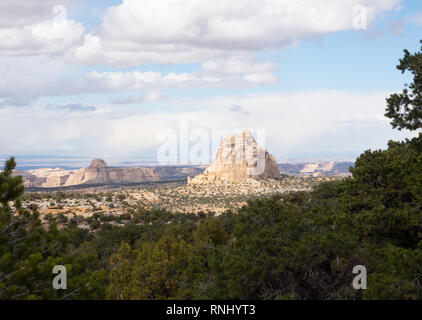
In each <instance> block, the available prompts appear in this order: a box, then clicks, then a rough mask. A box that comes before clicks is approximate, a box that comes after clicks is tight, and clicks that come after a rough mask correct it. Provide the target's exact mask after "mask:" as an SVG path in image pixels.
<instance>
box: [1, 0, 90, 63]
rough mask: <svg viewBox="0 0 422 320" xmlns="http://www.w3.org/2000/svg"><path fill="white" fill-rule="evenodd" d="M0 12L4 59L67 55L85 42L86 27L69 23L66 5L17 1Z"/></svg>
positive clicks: (8, 2)
mask: <svg viewBox="0 0 422 320" xmlns="http://www.w3.org/2000/svg"><path fill="white" fill-rule="evenodd" d="M71 2H75V1H67V3H71ZM64 3H66V2H64ZM0 9H3V10H0V12H2V13H0V21H1V22H0V55H3V56H28V55H41V54H42V55H51V54H64V53H65V51H66V50H68V49H70V48H71V47H74V46H76V45H79V44H81V41H82V40H83V35H84V33H85V29H84V27H83V25H82V24H81V23H80V22H76V21H73V20H69V19H67V8H66V7H65V6H64V5H63V4H62V5H57V3H53V2H52V1H48V0H47V1H45V3H44V2H43V1H31V0H30V1H25V2H23V1H21V0H17V1H14V2H11V1H5V2H1V3H0ZM5 13H6V15H7V17H3V15H4V14H5Z"/></svg>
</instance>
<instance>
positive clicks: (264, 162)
mask: <svg viewBox="0 0 422 320" xmlns="http://www.w3.org/2000/svg"><path fill="white" fill-rule="evenodd" d="M278 178H280V170H279V168H278V164H277V162H276V160H275V158H274V157H273V156H272V155H271V154H270V153H269V152H268V151H266V150H265V149H263V148H262V147H260V146H258V144H257V143H256V141H255V139H254V137H253V135H252V133H251V132H250V131H248V130H246V129H244V130H243V131H242V132H240V133H236V134H231V135H228V136H226V137H225V138H224V139H223V140H222V141H221V144H220V147H219V149H218V150H217V154H216V156H215V160H214V162H213V163H211V165H210V166H209V167H208V168H206V169H205V171H204V173H203V174H199V175H197V176H195V177H194V178H188V183H189V184H203V183H212V182H214V181H238V180H245V179H255V180H261V179H278Z"/></svg>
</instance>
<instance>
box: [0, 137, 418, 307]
mask: <svg viewBox="0 0 422 320" xmlns="http://www.w3.org/2000/svg"><path fill="white" fill-rule="evenodd" d="M10 165H12V164H11V163H10V162H9V163H8V166H9V168H8V169H7V170H6V171H5V172H4V173H2V174H1V175H0V182H1V184H0V190H1V193H0V197H1V199H2V202H1V203H2V207H1V209H0V210H1V211H0V212H1V220H0V232H1V234H0V235H1V238H0V256H1V259H0V298H2V299H58V298H71V299H174V298H178V299H421V298H422V241H421V240H422V207H421V206H422V136H419V137H418V138H415V139H413V140H411V141H406V142H402V143H396V142H391V143H390V144H389V148H388V150H386V151H374V152H370V151H367V152H365V153H364V154H362V155H361V156H360V158H359V159H358V160H357V162H356V165H355V167H354V168H353V169H352V173H353V177H351V178H347V179H345V180H343V181H340V182H331V183H326V184H322V185H320V186H319V187H318V188H317V189H316V190H315V191H314V192H312V193H305V192H301V193H292V194H291V195H289V196H284V197H282V196H275V197H273V198H271V199H258V200H253V201H251V202H250V203H249V204H248V205H247V206H245V207H244V208H242V209H241V211H240V212H239V213H237V214H234V213H230V212H227V213H226V214H223V215H221V216H218V217H213V216H205V215H202V216H195V215H190V214H186V215H172V214H170V213H167V212H162V211H156V210H155V211H145V210H143V209H139V210H138V211H137V212H136V213H135V214H134V215H133V217H132V218H131V220H130V222H129V223H128V224H127V225H125V226H123V227H117V226H112V225H110V224H108V223H103V224H102V225H100V226H99V227H98V229H97V230H96V231H95V232H89V231H86V230H82V229H78V228H77V227H76V226H75V224H72V223H69V224H68V225H67V227H65V228H63V229H61V230H58V229H57V227H56V224H55V222H52V223H51V225H50V228H49V229H48V230H44V229H42V228H41V226H40V221H39V219H38V217H37V214H36V213H35V214H29V213H28V212H27V211H25V210H23V209H19V213H16V214H15V215H14V216H12V215H11V212H12V211H11V209H10V208H9V206H8V203H9V201H10V200H13V199H15V198H16V197H18V196H19V195H20V194H21V192H22V189H21V188H20V187H19V185H20V179H19V178H12V177H10V175H9V173H8V172H9V171H10ZM6 200H7V201H6ZM16 206H17V207H18V208H19V203H16ZM56 264H63V265H65V266H66V267H67V270H68V289H67V290H54V289H53V287H52V278H53V276H54V275H53V274H52V269H53V267H54V265H56ZM355 265H364V266H366V268H367V270H368V275H369V277H368V289H367V290H360V291H358V290H355V289H353V288H352V286H351V283H352V279H353V277H354V275H353V274H352V269H353V267H354V266H355Z"/></svg>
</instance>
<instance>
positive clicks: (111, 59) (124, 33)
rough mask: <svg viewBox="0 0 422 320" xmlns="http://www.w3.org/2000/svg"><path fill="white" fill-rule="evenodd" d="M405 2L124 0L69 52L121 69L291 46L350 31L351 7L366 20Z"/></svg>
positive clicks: (80, 58) (74, 58)
mask: <svg viewBox="0 0 422 320" xmlns="http://www.w3.org/2000/svg"><path fill="white" fill-rule="evenodd" d="M399 4H400V0H343V1H338V0H300V1H299V0H245V1H238V0H212V1H211V0H191V1H188V0H172V1H168V0H144V1H141V2H140V1H136V0H124V1H123V2H122V3H121V4H120V5H117V6H112V7H109V8H108V9H107V10H106V12H105V14H104V18H103V21H102V25H101V27H100V28H99V29H98V30H96V31H94V32H91V33H89V34H86V35H85V38H84V43H83V44H82V45H81V46H76V47H74V48H73V49H72V50H70V51H69V52H68V55H67V56H68V58H69V59H70V60H71V61H74V62H78V63H86V64H93V63H98V62H102V63H105V64H109V65H113V66H121V67H130V66H136V65H140V64H148V63H190V62H198V61H205V60H209V59H219V58H224V57H227V56H235V55H238V54H240V55H242V54H244V53H245V52H256V51H261V50H265V49H271V48H280V47H284V46H288V45H292V44H294V43H296V42H297V41H300V40H302V39H306V38H309V37H314V36H320V35H323V34H327V33H333V32H338V31H343V30H351V29H353V21H354V18H355V16H354V10H353V9H354V8H355V7H356V6H357V5H363V6H364V7H365V9H366V13H367V18H368V21H369V23H370V22H372V21H373V20H374V19H375V17H376V16H377V15H378V14H379V13H381V12H383V11H388V10H392V9H395V8H398V6H399Z"/></svg>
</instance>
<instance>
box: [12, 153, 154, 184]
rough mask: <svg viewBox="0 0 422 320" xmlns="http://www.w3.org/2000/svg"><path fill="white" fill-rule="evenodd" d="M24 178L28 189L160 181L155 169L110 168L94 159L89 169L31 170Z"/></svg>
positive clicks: (99, 160)
mask: <svg viewBox="0 0 422 320" xmlns="http://www.w3.org/2000/svg"><path fill="white" fill-rule="evenodd" d="M19 174H20V173H19ZM20 175H22V174H20ZM22 177H23V180H24V185H25V186H26V187H44V188H52V187H63V186H75V185H83V184H115V183H136V182H142V181H155V180H158V176H157V174H156V173H155V171H154V169H153V168H110V167H108V166H107V163H106V162H105V161H104V160H102V159H94V160H92V162H91V164H90V165H89V167H87V168H81V169H79V170H76V171H69V170H60V169H47V170H46V169H38V170H31V171H30V172H27V173H25V174H24V175H22Z"/></svg>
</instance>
